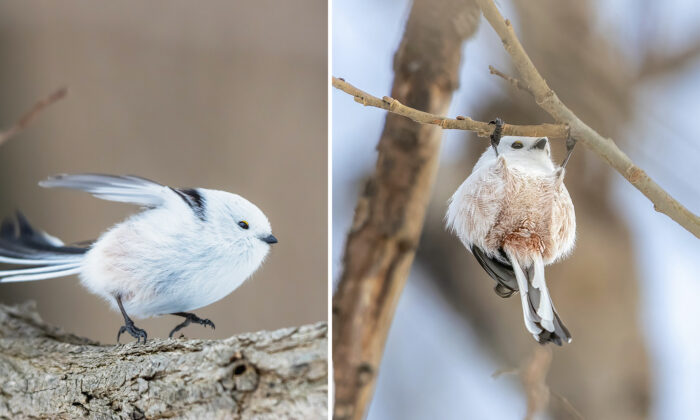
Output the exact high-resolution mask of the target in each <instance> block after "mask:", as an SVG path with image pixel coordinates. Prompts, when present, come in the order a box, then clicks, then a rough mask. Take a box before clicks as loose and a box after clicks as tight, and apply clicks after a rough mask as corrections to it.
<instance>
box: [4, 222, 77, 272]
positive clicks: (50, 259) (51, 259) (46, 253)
mask: <svg viewBox="0 0 700 420" xmlns="http://www.w3.org/2000/svg"><path fill="white" fill-rule="evenodd" d="M88 249H89V247H86V248H83V247H75V246H65V245H64V244H63V242H61V240H60V239H58V238H55V237H53V236H51V235H49V234H48V233H46V232H42V231H40V230H37V229H34V228H33V227H32V226H31V225H30V224H29V222H28V221H27V219H26V218H25V217H24V216H23V215H22V214H21V213H19V212H18V213H17V220H16V221H15V220H13V219H5V220H4V221H3V222H2V225H0V264H10V265H18V266H26V267H24V268H15V269H10V270H0V283H11V282H16V281H33V280H45V279H53V278H57V277H65V276H70V275H72V274H77V273H78V272H80V267H81V264H82V261H83V257H84V255H85V253H86V252H87V251H88Z"/></svg>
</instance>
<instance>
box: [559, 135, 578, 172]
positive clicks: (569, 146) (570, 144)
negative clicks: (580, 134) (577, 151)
mask: <svg viewBox="0 0 700 420" xmlns="http://www.w3.org/2000/svg"><path fill="white" fill-rule="evenodd" d="M574 146H576V140H575V139H573V138H571V136H569V137H568V138H567V139H566V157H565V158H564V161H563V162H562V163H561V167H562V168H565V167H566V164H567V163H569V159H570V158H571V154H572V153H573V152H574Z"/></svg>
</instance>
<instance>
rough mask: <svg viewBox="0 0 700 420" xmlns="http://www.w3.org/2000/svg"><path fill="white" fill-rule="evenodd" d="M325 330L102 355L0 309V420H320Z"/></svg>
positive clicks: (100, 349)
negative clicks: (46, 419) (159, 419)
mask: <svg viewBox="0 0 700 420" xmlns="http://www.w3.org/2000/svg"><path fill="white" fill-rule="evenodd" d="M327 372H328V368H327V326H326V324H325V323H318V324H314V325H306V326H301V327H296V328H286V329H281V330H277V331H272V332H256V333H247V334H241V335H238V336H234V337H231V338H228V339H225V340H219V341H208V340H185V339H176V340H171V339H168V340H162V339H152V340H149V341H148V343H147V344H145V345H137V344H134V343H131V344H126V345H117V346H105V345H100V344H98V343H96V342H93V341H90V340H88V339H85V338H81V337H77V336H75V335H72V334H68V333H65V332H63V331H61V330H59V329H57V328H54V327H50V326H47V325H46V324H44V322H43V321H42V320H41V319H40V318H39V316H38V315H37V313H36V311H35V310H34V305H33V304H25V305H21V306H15V307H10V306H5V305H0V378H2V380H1V381H0V418H12V419H18V418H20V419H21V418H52V419H53V418H92V419H111V418H130V419H139V418H148V419H156V418H165V417H167V418H193V419H194V418H197V419H203V418H207V419H210V418H225V419H228V418H231V419H252V418H255V419H288V418H289V419H325V418H326V416H327V392H328V384H327Z"/></svg>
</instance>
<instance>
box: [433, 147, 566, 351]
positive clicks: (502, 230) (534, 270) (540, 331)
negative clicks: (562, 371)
mask: <svg viewBox="0 0 700 420" xmlns="http://www.w3.org/2000/svg"><path fill="white" fill-rule="evenodd" d="M514 145H515V146H519V147H514ZM497 150H498V155H497V154H496V151H495V150H494V149H493V148H491V147H489V148H488V149H487V150H486V151H485V152H484V153H483V154H482V155H481V157H480V158H479V161H478V162H477V163H476V165H475V166H474V169H473V171H472V173H471V175H469V177H468V178H467V179H466V180H465V181H464V182H463V183H462V185H461V186H460V187H459V188H458V189H457V191H456V192H455V193H454V195H453V196H452V198H451V199H450V203H449V207H448V210H447V216H446V222H447V227H448V228H449V229H452V230H453V231H454V232H455V233H456V234H457V236H458V237H459V238H460V240H461V241H462V243H463V244H464V245H465V247H466V248H467V249H469V250H470V251H471V252H472V253H473V254H474V256H475V257H476V258H477V260H478V261H479V263H480V264H481V266H482V267H483V268H484V269H485V270H486V271H487V273H488V274H489V275H490V276H491V277H493V278H494V280H496V281H497V285H496V292H497V293H498V294H499V296H502V297H508V296H510V295H512V294H513V293H514V292H516V291H520V295H521V303H522V306H523V316H524V320H525V326H526V327H527V329H528V331H529V332H530V333H531V334H532V335H533V336H534V337H535V339H536V340H537V341H538V342H542V343H544V342H548V341H553V342H555V343H557V344H561V342H562V341H566V342H568V341H570V340H571V336H570V334H569V332H568V330H567V329H566V327H564V325H563V323H562V322H561V319H560V318H559V316H558V314H557V312H556V310H555V309H554V305H553V304H552V302H551V298H550V296H549V291H548V289H547V284H546V282H545V278H544V266H545V265H547V264H551V263H553V262H555V261H557V260H559V259H561V258H564V257H565V256H567V255H568V254H569V253H570V252H571V251H572V250H573V247H574V241H575V232H576V220H575V215H574V207H573V204H572V202H571V198H570V197H569V193H568V191H567V190H566V187H565V186H564V182H563V179H564V169H563V168H555V166H554V164H553V163H552V160H551V158H550V148H549V142H548V141H547V139H546V138H532V137H503V138H501V139H500V142H499V143H498V147H497Z"/></svg>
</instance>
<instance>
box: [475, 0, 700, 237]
mask: <svg viewBox="0 0 700 420" xmlns="http://www.w3.org/2000/svg"><path fill="white" fill-rule="evenodd" d="M476 1H477V3H478V4H479V7H480V8H481V11H482V12H483V13H484V17H486V20H488V22H489V23H490V24H491V26H492V27H493V29H494V30H495V31H496V33H497V34H498V36H499V37H500V38H501V41H502V42H503V46H504V48H505V49H506V51H507V52H508V54H510V56H511V58H512V60H513V64H514V65H515V68H516V69H518V72H519V73H520V76H521V77H522V79H523V83H524V85H525V86H526V87H527V89H528V91H530V92H532V93H533V95H534V96H535V102H537V104H538V105H539V106H540V107H541V108H542V109H543V110H545V111H546V112H547V113H549V115H551V116H552V117H553V118H554V119H555V120H556V121H557V122H559V123H561V124H567V125H568V126H569V127H570V129H571V136H572V138H574V139H576V140H578V141H580V142H581V143H583V144H584V145H586V146H587V147H588V148H589V149H591V150H593V152H595V153H596V154H597V155H598V156H600V157H601V158H603V160H605V161H606V162H607V163H608V164H609V165H610V166H612V167H613V168H615V170H616V171H618V172H619V173H620V174H621V175H622V176H623V177H625V179H627V180H628V181H629V182H630V183H631V184H632V185H634V186H635V187H636V188H637V189H638V190H639V191H641V192H642V194H644V195H645V196H646V197H647V198H648V199H649V200H650V201H651V202H652V203H653V204H654V209H655V210H656V211H658V212H661V213H664V214H665V215H667V216H668V217H670V218H671V219H673V220H675V221H676V222H677V223H678V224H679V225H681V226H683V227H684V228H685V229H686V230H687V231H689V232H690V233H692V234H693V235H695V236H696V237H698V238H700V217H698V216H697V215H695V214H693V213H692V212H691V211H689V210H688V209H686V208H685V207H684V206H683V205H682V204H680V203H679V202H678V201H676V200H675V199H674V198H673V197H671V195H670V194H669V193H667V192H666V191H665V190H664V189H663V188H661V187H660V186H659V184H657V183H656V182H654V180H652V179H651V178H650V177H649V176H648V175H647V174H646V173H645V172H644V171H643V170H642V169H640V168H639V167H638V166H637V165H635V164H634V163H633V162H632V160H631V159H630V158H629V157H628V156H627V155H626V154H625V153H624V152H623V151H622V150H620V149H619V148H618V147H617V145H616V144H615V142H613V141H612V140H611V139H609V138H605V137H603V136H601V135H600V134H598V133H597V132H596V131H595V130H593V129H592V128H591V127H589V126H588V125H586V124H585V123H584V122H583V121H581V120H580V119H579V118H578V117H577V116H576V114H574V113H573V112H572V111H571V110H570V109H569V108H568V107H567V106H566V105H564V103H563V102H562V101H561V100H560V99H559V97H557V95H556V93H554V91H553V90H552V89H550V88H549V86H548V85H547V82H545V80H544V78H542V76H541V75H540V73H539V72H538V71H537V68H535V65H534V64H533V63H532V60H530V57H529V56H528V55H527V53H526V52H525V49H524V48H523V46H522V44H520V41H519V40H518V37H517V36H516V35H515V31H514V30H513V26H512V25H511V24H510V21H508V20H505V19H503V16H501V13H500V12H499V11H498V9H497V8H496V5H495V4H494V2H493V0H476Z"/></svg>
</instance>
